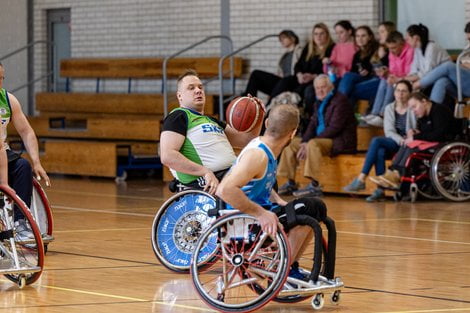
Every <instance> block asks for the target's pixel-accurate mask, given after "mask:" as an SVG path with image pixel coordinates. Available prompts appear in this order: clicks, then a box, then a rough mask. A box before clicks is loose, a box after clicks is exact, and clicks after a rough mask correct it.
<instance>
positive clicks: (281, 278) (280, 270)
mask: <svg viewBox="0 0 470 313" xmlns="http://www.w3.org/2000/svg"><path fill="white" fill-rule="evenodd" d="M213 232H218V234H219V236H218V240H217V242H214V241H213V240H212V238H211V234H212V233H213ZM205 249H209V250H211V251H212V250H214V249H215V250H216V257H215V258H214V259H213V260H211V261H207V265H208V266H210V268H208V269H207V270H206V269H202V268H201V267H200V266H198V264H197V263H196V262H194V260H199V259H200V258H203V257H204V255H207V253H206V252H205V251H204V250H205ZM289 253H290V250H289V243H288V239H287V236H286V235H285V233H284V232H283V231H282V229H281V228H280V227H279V228H278V231H277V233H276V236H275V238H271V237H270V236H268V235H267V234H265V233H264V232H262V231H261V227H260V226H259V224H258V222H257V220H256V218H254V217H252V216H250V215H247V214H243V213H234V214H230V215H225V216H223V217H221V218H219V219H217V220H216V221H215V222H214V223H213V224H212V225H211V227H210V228H209V229H208V231H207V232H205V233H204V234H203V235H202V237H201V238H200V239H199V241H198V244H197V246H196V249H195V250H194V255H193V262H192V263H191V277H192V280H193V283H194V286H195V288H196V290H197V292H198V293H199V295H200V296H201V298H202V299H203V300H204V301H205V302H206V303H207V304H208V305H209V306H211V307H212V308H214V309H217V310H220V311H224V312H248V311H254V310H257V309H259V308H261V307H262V306H264V305H265V304H266V303H268V302H269V301H270V300H271V299H272V298H274V297H275V296H276V295H277V294H278V292H279V291H280V290H281V289H282V287H283V285H284V283H285V280H286V278H287V275H288V273H289V264H290V255H289ZM254 285H256V286H258V288H260V289H259V290H262V292H260V293H258V292H255V290H254V288H253V286H254Z"/></svg>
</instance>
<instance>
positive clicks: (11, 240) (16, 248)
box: [0, 187, 44, 288]
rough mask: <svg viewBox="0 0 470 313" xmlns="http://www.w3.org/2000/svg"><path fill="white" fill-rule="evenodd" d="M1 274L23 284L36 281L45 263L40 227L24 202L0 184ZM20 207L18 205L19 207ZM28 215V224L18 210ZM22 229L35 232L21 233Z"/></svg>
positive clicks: (25, 217) (21, 285) (21, 286)
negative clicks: (20, 218)
mask: <svg viewBox="0 0 470 313" xmlns="http://www.w3.org/2000/svg"><path fill="white" fill-rule="evenodd" d="M0 194H1V195H2V196H1V198H0V201H1V203H2V205H1V208H0V261H1V263H0V264H1V267H0V274H3V275H5V277H6V278H8V279H9V280H11V281H13V282H15V283H17V284H18V286H19V287H20V288H23V287H24V286H25V285H29V284H32V283H34V282H35V281H36V280H37V279H38V278H39V277H40V276H41V273H42V268H43V265H44V244H43V241H42V238H41V233H40V231H39V227H38V226H37V224H36V222H35V220H34V218H33V217H32V215H31V213H30V211H29V209H28V208H27V207H26V205H25V204H24V202H23V201H22V200H21V199H20V198H19V197H18V196H16V194H13V193H11V192H10V191H9V190H5V189H4V188H2V187H0ZM15 207H16V208H15ZM18 211H21V213H22V214H23V216H24V220H25V223H24V225H23V226H24V227H27V229H22V228H20V225H19V223H18V222H17V221H15V214H16V213H15V212H18ZM21 231H27V232H28V233H30V234H31V235H32V237H29V238H28V239H25V238H24V237H23V238H21V237H20V233H21Z"/></svg>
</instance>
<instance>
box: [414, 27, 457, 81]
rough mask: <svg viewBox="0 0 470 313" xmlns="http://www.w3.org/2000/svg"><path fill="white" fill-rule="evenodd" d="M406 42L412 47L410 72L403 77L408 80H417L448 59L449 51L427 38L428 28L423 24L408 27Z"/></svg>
mask: <svg viewBox="0 0 470 313" xmlns="http://www.w3.org/2000/svg"><path fill="white" fill-rule="evenodd" d="M406 42H407V43H408V44H409V45H410V46H411V47H412V48H413V49H414V56H413V63H411V69H410V73H409V74H408V76H406V77H405V79H406V80H408V81H410V82H414V81H417V80H418V79H420V78H421V77H423V76H424V75H426V74H427V73H428V72H429V71H430V70H432V69H433V68H435V67H436V66H438V65H439V64H442V63H444V62H447V61H450V56H449V53H447V51H446V50H445V49H443V48H442V47H440V46H439V45H438V44H437V43H435V42H434V41H430V40H429V30H428V28H427V27H426V26H424V25H423V24H418V25H416V24H414V25H411V26H410V27H408V29H407V34H406Z"/></svg>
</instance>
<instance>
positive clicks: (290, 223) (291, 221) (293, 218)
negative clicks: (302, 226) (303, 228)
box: [285, 201, 299, 229]
mask: <svg viewBox="0 0 470 313" xmlns="http://www.w3.org/2000/svg"><path fill="white" fill-rule="evenodd" d="M285 210H286V222H287V228H288V229H292V228H293V227H295V226H297V225H298V224H299V223H298V222H297V214H295V208H294V201H291V202H289V203H287V205H286V207H285Z"/></svg>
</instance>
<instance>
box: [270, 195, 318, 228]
mask: <svg viewBox="0 0 470 313" xmlns="http://www.w3.org/2000/svg"><path fill="white" fill-rule="evenodd" d="M289 205H292V206H293V209H294V210H295V214H296V215H308V216H311V217H313V218H314V219H316V220H317V221H318V222H322V221H324V220H325V218H326V216H327V208H326V205H325V203H324V202H323V201H322V200H321V199H318V198H299V199H295V200H293V201H291V202H289V204H288V205H286V206H278V207H276V208H274V209H273V210H272V212H274V213H275V214H276V215H277V217H278V218H279V222H280V223H281V224H282V226H283V227H284V230H285V231H289V228H288V225H287V216H286V207H287V206H289Z"/></svg>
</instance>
